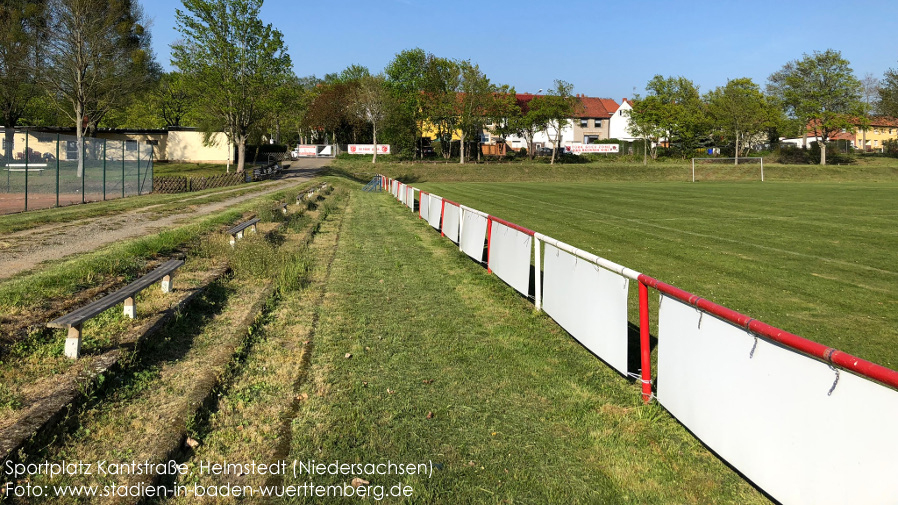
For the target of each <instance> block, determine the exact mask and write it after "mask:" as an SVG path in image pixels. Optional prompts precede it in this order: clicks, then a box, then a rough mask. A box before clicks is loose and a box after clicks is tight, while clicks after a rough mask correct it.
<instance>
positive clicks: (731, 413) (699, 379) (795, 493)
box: [658, 296, 898, 505]
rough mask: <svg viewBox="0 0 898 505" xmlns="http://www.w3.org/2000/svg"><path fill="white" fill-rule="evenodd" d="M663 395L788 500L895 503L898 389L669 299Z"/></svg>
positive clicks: (716, 446)
mask: <svg viewBox="0 0 898 505" xmlns="http://www.w3.org/2000/svg"><path fill="white" fill-rule="evenodd" d="M658 317H659V321H658V325H659V327H658V331H659V336H658V346H659V348H658V401H659V402H660V403H661V404H662V405H663V406H664V407H665V408H667V410H669V411H670V413H671V414H673V415H674V416H675V417H676V418H677V419H678V420H679V421H680V422H682V423H683V424H684V425H685V426H686V427H687V428H689V430H691V431H692V432H693V433H694V434H695V435H696V436H697V437H698V438H699V439H701V440H702V441H703V442H704V443H706V444H707V445H708V447H710V448H711V449H712V450H714V451H715V452H716V453H717V454H719V455H720V456H721V457H722V458H723V459H725V460H726V461H727V462H728V463H730V464H731V465H733V467H735V468H736V469H737V470H739V471H740V472H742V473H743V474H745V476H746V477H747V478H749V479H751V480H752V482H754V483H755V484H757V485H758V486H759V487H761V489H763V490H764V491H766V492H767V493H769V494H770V495H771V496H773V498H775V499H776V500H778V501H779V502H781V503H789V504H814V505H821V504H834V505H835V504H845V503H895V502H896V497H898V479H896V478H895V455H896V454H898V430H896V429H895V420H896V419H898V392H896V391H894V390H892V389H890V388H887V387H885V386H882V385H879V384H877V383H875V382H873V381H870V380H868V379H865V378H862V377H859V376H856V375H853V374H852V373H850V372H847V371H844V370H842V371H839V372H836V370H835V369H834V368H831V367H830V366H829V364H827V363H823V362H820V361H818V360H816V359H813V358H810V357H808V356H805V355H804V354H800V353H798V352H795V351H792V350H789V349H787V348H785V347H783V346H781V345H776V344H774V343H772V342H769V341H767V340H764V339H763V338H758V337H756V336H755V335H753V334H751V333H749V332H747V331H745V330H744V329H742V328H740V327H737V326H734V325H732V324H730V323H727V322H724V321H721V320H720V319H717V318H715V317H713V316H711V315H709V314H703V313H702V312H700V311H698V309H696V308H694V307H692V306H690V305H687V304H685V303H682V302H680V301H679V300H676V299H674V298H670V297H668V296H662V298H661V305H660V308H659V316H658Z"/></svg>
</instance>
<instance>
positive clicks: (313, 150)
mask: <svg viewBox="0 0 898 505" xmlns="http://www.w3.org/2000/svg"><path fill="white" fill-rule="evenodd" d="M296 155H297V156H318V146H296Z"/></svg>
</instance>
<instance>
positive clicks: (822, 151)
mask: <svg viewBox="0 0 898 505" xmlns="http://www.w3.org/2000/svg"><path fill="white" fill-rule="evenodd" d="M818 145H819V146H820V164H821V165H826V142H823V141H822V140H821V141H820V142H818Z"/></svg>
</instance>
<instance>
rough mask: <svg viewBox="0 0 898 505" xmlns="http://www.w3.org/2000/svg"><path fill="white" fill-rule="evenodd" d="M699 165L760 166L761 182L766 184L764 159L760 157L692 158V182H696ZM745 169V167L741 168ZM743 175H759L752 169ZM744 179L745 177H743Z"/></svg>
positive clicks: (743, 171)
mask: <svg viewBox="0 0 898 505" xmlns="http://www.w3.org/2000/svg"><path fill="white" fill-rule="evenodd" d="M696 164H698V165H699V167H702V166H706V165H718V166H720V165H732V166H733V167H739V166H740V165H759V166H760V169H759V171H760V176H761V182H764V158H762V157H760V156H755V157H742V156H740V157H738V158H692V182H695V165H696ZM740 168H743V169H744V167H740ZM742 173H743V174H747V173H757V172H755V170H754V169H750V170H749V171H745V170H742ZM742 177H743V178H744V177H745V175H743V176H742Z"/></svg>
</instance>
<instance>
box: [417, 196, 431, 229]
mask: <svg viewBox="0 0 898 505" xmlns="http://www.w3.org/2000/svg"><path fill="white" fill-rule="evenodd" d="M418 198H419V199H420V201H419V202H418V212H419V214H420V215H421V218H422V219H424V220H426V221H428V222H429V220H428V219H427V217H428V216H430V195H429V194H427V193H425V192H423V191H422V192H421V195H420V196H419V197H418Z"/></svg>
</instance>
